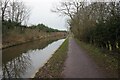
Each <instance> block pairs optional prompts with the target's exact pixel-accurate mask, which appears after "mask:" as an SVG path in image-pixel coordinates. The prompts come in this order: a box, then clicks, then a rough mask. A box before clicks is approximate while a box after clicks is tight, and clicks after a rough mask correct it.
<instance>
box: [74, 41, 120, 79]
mask: <svg viewBox="0 0 120 80" xmlns="http://www.w3.org/2000/svg"><path fill="white" fill-rule="evenodd" d="M76 42H77V43H78V44H79V45H80V47H82V48H83V49H84V50H86V51H87V53H88V55H90V56H91V57H92V58H93V60H94V61H95V62H96V63H97V64H98V66H100V67H101V68H103V70H105V71H106V72H107V73H109V76H112V77H118V60H117V59H116V58H114V57H113V56H111V55H109V53H106V52H103V51H101V49H99V48H97V47H95V46H93V45H91V44H87V43H84V42H81V41H79V40H77V39H76Z"/></svg>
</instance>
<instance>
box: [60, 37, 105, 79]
mask: <svg viewBox="0 0 120 80" xmlns="http://www.w3.org/2000/svg"><path fill="white" fill-rule="evenodd" d="M62 75H63V77H64V78H106V76H105V75H104V74H103V71H102V69H100V68H99V67H98V66H97V65H96V64H95V63H94V61H93V60H92V59H91V58H90V56H88V55H87V54H86V53H85V51H83V50H82V49H81V48H80V47H79V45H78V44H77V43H76V42H75V40H74V39H73V38H70V40H69V51H68V56H67V59H66V62H65V67H64V71H63V73H62Z"/></svg>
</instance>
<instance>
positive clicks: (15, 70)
mask: <svg viewBox="0 0 120 80" xmlns="http://www.w3.org/2000/svg"><path fill="white" fill-rule="evenodd" d="M64 40H65V39H59V40H48V39H47V40H43V41H40V40H37V41H32V42H28V43H25V44H22V45H18V46H13V47H10V48H6V49H3V50H2V71H3V78H33V77H34V76H35V73H36V72H37V71H38V70H39V69H40V68H41V67H42V66H43V65H44V64H45V63H46V62H47V61H48V60H49V59H50V58H51V57H52V54H53V53H54V52H55V51H56V50H57V49H58V48H59V46H60V45H61V44H62V43H63V42H64Z"/></svg>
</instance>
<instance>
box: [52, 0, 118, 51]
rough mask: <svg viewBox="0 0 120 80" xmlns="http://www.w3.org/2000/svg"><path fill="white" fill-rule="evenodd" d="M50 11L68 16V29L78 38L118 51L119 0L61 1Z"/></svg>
mask: <svg viewBox="0 0 120 80" xmlns="http://www.w3.org/2000/svg"><path fill="white" fill-rule="evenodd" d="M52 11H53V12H57V13H60V14H64V15H66V16H68V17H69V19H68V20H67V22H68V24H69V26H70V31H71V32H72V33H73V34H74V36H75V37H76V38H78V39H79V40H81V41H84V42H87V43H91V44H93V45H96V46H98V47H101V48H103V49H108V50H110V51H112V50H113V51H120V1H115V2H112V1H111V2H84V1H83V2H80V1H79V0H72V1H63V2H60V4H59V5H58V6H57V7H56V8H55V9H54V10H52Z"/></svg>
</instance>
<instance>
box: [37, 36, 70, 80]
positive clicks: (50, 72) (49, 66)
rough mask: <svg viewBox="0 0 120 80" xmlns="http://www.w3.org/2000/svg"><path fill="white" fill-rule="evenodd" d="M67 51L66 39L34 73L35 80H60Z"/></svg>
mask: <svg viewBox="0 0 120 80" xmlns="http://www.w3.org/2000/svg"><path fill="white" fill-rule="evenodd" d="M67 51H68V38H67V39H66V40H65V41H64V42H63V44H62V45H61V46H60V47H59V49H58V50H57V51H56V52H55V53H54V54H53V56H52V57H51V58H50V59H49V60H48V62H47V63H46V64H45V65H44V66H43V67H42V68H40V70H39V71H38V72H37V73H36V75H35V78H60V77H61V73H62V71H63V67H64V62H65V59H66V57H67Z"/></svg>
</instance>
